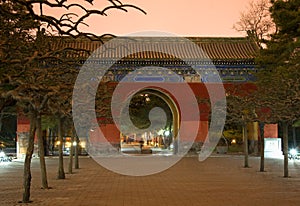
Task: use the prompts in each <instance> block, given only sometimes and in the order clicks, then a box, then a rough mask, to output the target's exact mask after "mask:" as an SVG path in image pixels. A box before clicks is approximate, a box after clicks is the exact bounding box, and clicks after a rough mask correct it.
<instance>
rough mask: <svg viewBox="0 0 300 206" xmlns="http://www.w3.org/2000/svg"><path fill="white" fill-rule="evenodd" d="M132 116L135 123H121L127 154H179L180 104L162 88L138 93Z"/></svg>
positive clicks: (130, 108)
mask: <svg viewBox="0 0 300 206" xmlns="http://www.w3.org/2000/svg"><path fill="white" fill-rule="evenodd" d="M162 113H164V114H162ZM129 116H130V120H131V122H129V123H128V122H122V123H121V130H122V132H121V134H120V136H121V138H120V141H121V142H120V145H121V151H122V152H123V153H128V154H155V153H164V154H174V153H177V151H178V141H177V140H178V130H179V126H180V125H179V124H180V123H179V122H180V115H179V110H178V106H177V104H176V102H175V101H174V100H173V98H172V97H171V96H170V95H169V94H168V93H167V92H165V91H163V90H161V89H160V88H145V89H142V90H140V91H138V92H137V93H135V94H134V95H132V98H131V100H130V103H129Z"/></svg>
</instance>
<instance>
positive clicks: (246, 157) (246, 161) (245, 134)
mask: <svg viewBox="0 0 300 206" xmlns="http://www.w3.org/2000/svg"><path fill="white" fill-rule="evenodd" d="M243 139H244V153H245V160H244V167H249V160H248V159H249V151H248V131H247V124H244V125H243Z"/></svg>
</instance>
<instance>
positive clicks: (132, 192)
mask: <svg viewBox="0 0 300 206" xmlns="http://www.w3.org/2000/svg"><path fill="white" fill-rule="evenodd" d="M46 162H47V169H48V182H49V186H50V187H52V189H49V190H42V189H40V187H39V186H40V176H39V164H38V159H34V160H33V163H32V176H33V179H32V194H31V200H32V201H33V202H32V203H30V204H28V205H45V206H47V205H49V206H50V205H55V206H60V205H62V206H68V205H72V206H77V205H88V206H92V205H100V206H102V205H103V206H104V205H107V206H109V205H116V206H119V205H120V206H122V205H123V206H127V205H128V206H135V205H136V206H141V205H143V206H152V205H153V206H158V205H172V206H177V205H178V206H184V205H188V206H193V205H201V206H203V205H204V206H205V205H209V206H211V205H226V206H227V205H230V206H235V205H242V206H247V205H251V206H253V205H259V206H260V205H262V206H268V205H281V206H283V205H284V206H285V205H288V206H292V205H300V162H290V175H291V178H283V177H282V174H283V169H282V162H283V161H282V160H278V159H267V160H266V163H265V164H266V172H262V173H261V172H258V168H259V158H257V157H250V160H249V162H250V166H251V167H250V168H243V157H241V156H229V155H223V156H213V157H210V158H208V159H207V160H206V161H204V162H199V161H198V159H197V158H196V157H186V158H183V159H182V160H181V161H180V162H178V163H177V164H176V165H174V166H173V167H171V168H170V169H168V170H166V171H164V172H161V173H159V174H155V175H149V176H145V177H131V176H124V175H119V174H116V173H113V172H111V171H108V170H106V169H105V168H103V167H101V166H99V165H98V164H97V163H95V162H94V161H93V160H92V159H91V158H88V157H82V158H81V159H80V167H81V168H80V169H78V170H74V174H66V179H65V180H58V179H56V172H57V162H58V159H57V158H47V160H46ZM67 162H68V160H67V159H65V163H66V164H67ZM65 168H67V166H66V167H65ZM22 170H23V162H21V161H19V160H17V161H14V162H12V163H10V164H6V165H2V164H1V165H0V188H1V190H0V191H1V192H0V205H1V206H5V205H27V204H20V203H18V201H19V200H21V197H22V174H23V171H22Z"/></svg>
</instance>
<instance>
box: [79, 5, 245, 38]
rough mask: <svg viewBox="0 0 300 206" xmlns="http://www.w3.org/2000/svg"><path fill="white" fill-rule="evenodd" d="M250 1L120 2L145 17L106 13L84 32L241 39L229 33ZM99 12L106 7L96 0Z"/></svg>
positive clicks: (132, 13)
mask: <svg viewBox="0 0 300 206" xmlns="http://www.w3.org/2000/svg"><path fill="white" fill-rule="evenodd" d="M249 1H250V0H122V2H123V3H124V4H125V3H130V4H134V5H136V6H139V7H140V8H142V9H144V10H145V11H146V12H147V15H144V14H143V13H141V12H139V11H137V10H134V9H129V12H127V13H126V12H122V11H117V10H114V11H112V10H111V11H109V12H108V16H92V17H91V18H89V20H88V21H86V22H87V23H88V25H89V27H88V28H87V27H82V28H83V29H84V30H86V31H90V32H95V33H97V34H98V35H101V34H103V33H112V34H115V35H126V34H130V33H135V32H143V31H160V32H167V33H172V34H175V35H180V36H243V35H244V34H241V33H239V32H236V31H235V30H234V29H232V26H233V24H234V23H236V22H237V21H238V20H239V16H240V13H241V12H242V11H245V10H246V8H247V6H248V4H249ZM94 4H95V5H96V6H98V8H103V7H104V5H105V4H106V5H107V1H105V0H95V1H94Z"/></svg>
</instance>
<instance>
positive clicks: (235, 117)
mask: <svg viewBox="0 0 300 206" xmlns="http://www.w3.org/2000/svg"><path fill="white" fill-rule="evenodd" d="M248 86H249V85H239V84H236V85H233V86H232V87H231V88H228V90H227V91H226V92H227V93H226V94H227V98H226V102H227V119H226V123H227V124H237V125H240V126H242V134H243V142H244V155H245V158H244V167H246V168H247V167H249V160H248V154H249V151H248V130H247V124H248V123H250V122H254V121H257V114H256V105H255V104H253V102H254V101H253V99H254V96H253V94H254V91H255V88H251V87H248Z"/></svg>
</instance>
